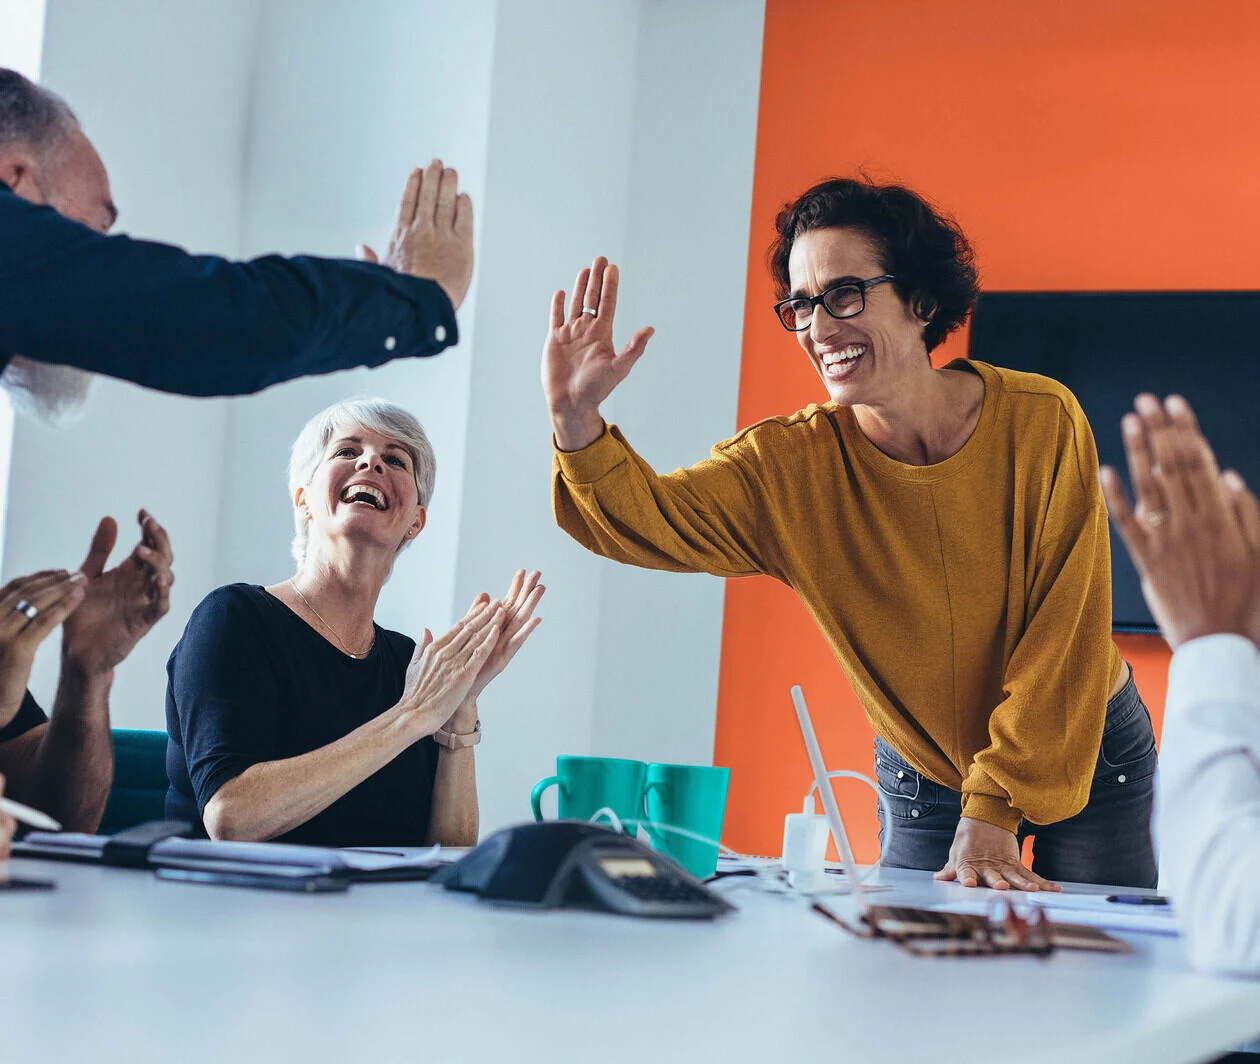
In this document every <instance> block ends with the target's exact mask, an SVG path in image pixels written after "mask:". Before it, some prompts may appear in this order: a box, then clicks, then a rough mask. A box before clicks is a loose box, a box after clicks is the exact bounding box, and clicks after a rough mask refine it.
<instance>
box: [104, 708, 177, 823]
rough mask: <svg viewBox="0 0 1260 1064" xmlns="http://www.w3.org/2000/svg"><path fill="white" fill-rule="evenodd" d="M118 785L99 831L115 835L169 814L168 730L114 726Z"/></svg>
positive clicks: (110, 794) (115, 775)
mask: <svg viewBox="0 0 1260 1064" xmlns="http://www.w3.org/2000/svg"><path fill="white" fill-rule="evenodd" d="M110 734H111V737H112V738H113V740H114V785H113V787H111V788H110V791H109V801H108V802H106V804H105V815H104V816H103V817H102V818H101V826H100V827H99V828H97V829H96V830H97V832H98V833H99V834H101V835H113V834H115V833H116V832H119V831H122V830H123V829H124V828H129V827H134V826H135V825H136V824H143V823H144V822H145V821H146V820H161V819H162V818H163V816H164V815H165V812H164V811H165V808H166V788H167V787H168V786H169V783H168V781H167V779H166V732H164V731H138V730H133V729H129V728H114V729H113V731H112V732H111V733H110Z"/></svg>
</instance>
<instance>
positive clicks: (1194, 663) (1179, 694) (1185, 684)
mask: <svg viewBox="0 0 1260 1064" xmlns="http://www.w3.org/2000/svg"><path fill="white" fill-rule="evenodd" d="M1258 671H1260V652H1257V650H1256V647H1255V644H1253V643H1252V642H1251V640H1250V639H1245V638H1243V637H1242V636H1240V635H1226V634H1221V635H1205V636H1202V637H1200V638H1199V639H1192V640H1190V642H1188V643H1183V644H1182V645H1181V646H1179V647H1178V648H1177V651H1176V653H1175V654H1173V657H1172V664H1171V665H1170V666H1169V668H1168V697H1167V700H1166V701H1165V707H1166V709H1165V712H1166V713H1167V714H1169V715H1176V714H1178V713H1181V712H1184V711H1185V710H1186V709H1189V708H1191V707H1193V706H1196V705H1202V704H1204V703H1206V702H1225V703H1241V704H1243V705H1248V704H1250V703H1252V702H1253V701H1254V700H1255V697H1256V696H1255V681H1256V674H1257V672H1258Z"/></svg>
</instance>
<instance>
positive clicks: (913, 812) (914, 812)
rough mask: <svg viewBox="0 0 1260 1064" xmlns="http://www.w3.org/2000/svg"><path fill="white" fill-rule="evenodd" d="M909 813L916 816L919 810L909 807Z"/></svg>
mask: <svg viewBox="0 0 1260 1064" xmlns="http://www.w3.org/2000/svg"><path fill="white" fill-rule="evenodd" d="M910 815H911V816H914V817H917V816H918V815H919V811H918V810H917V809H911V810H910Z"/></svg>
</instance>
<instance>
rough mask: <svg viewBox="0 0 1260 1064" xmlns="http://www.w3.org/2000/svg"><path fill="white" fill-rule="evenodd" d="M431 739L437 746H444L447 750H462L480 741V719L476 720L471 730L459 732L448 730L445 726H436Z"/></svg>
mask: <svg viewBox="0 0 1260 1064" xmlns="http://www.w3.org/2000/svg"><path fill="white" fill-rule="evenodd" d="M433 740H434V742H436V743H437V744H438V746H445V747H446V748H447V749H448V750H462V749H464V748H465V747H469V746H476V745H477V744H478V743H479V742H481V721H477V723H476V724H474V725H473V730H472V731H470V732H464V733H463V734H459V733H456V732H449V731H447V730H446V729H445V728H438V730H437V731H435V732H434V733H433Z"/></svg>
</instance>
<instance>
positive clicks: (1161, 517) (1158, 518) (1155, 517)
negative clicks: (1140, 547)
mask: <svg viewBox="0 0 1260 1064" xmlns="http://www.w3.org/2000/svg"><path fill="white" fill-rule="evenodd" d="M1144 519H1145V521H1146V523H1147V524H1148V525H1150V526H1151V528H1156V527H1158V526H1159V525H1162V524H1163V523H1164V522H1165V521H1167V520H1168V509H1167V507H1164V508H1161V509H1159V510H1152V511H1150V513H1148V514H1146V515H1145V518H1144Z"/></svg>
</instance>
